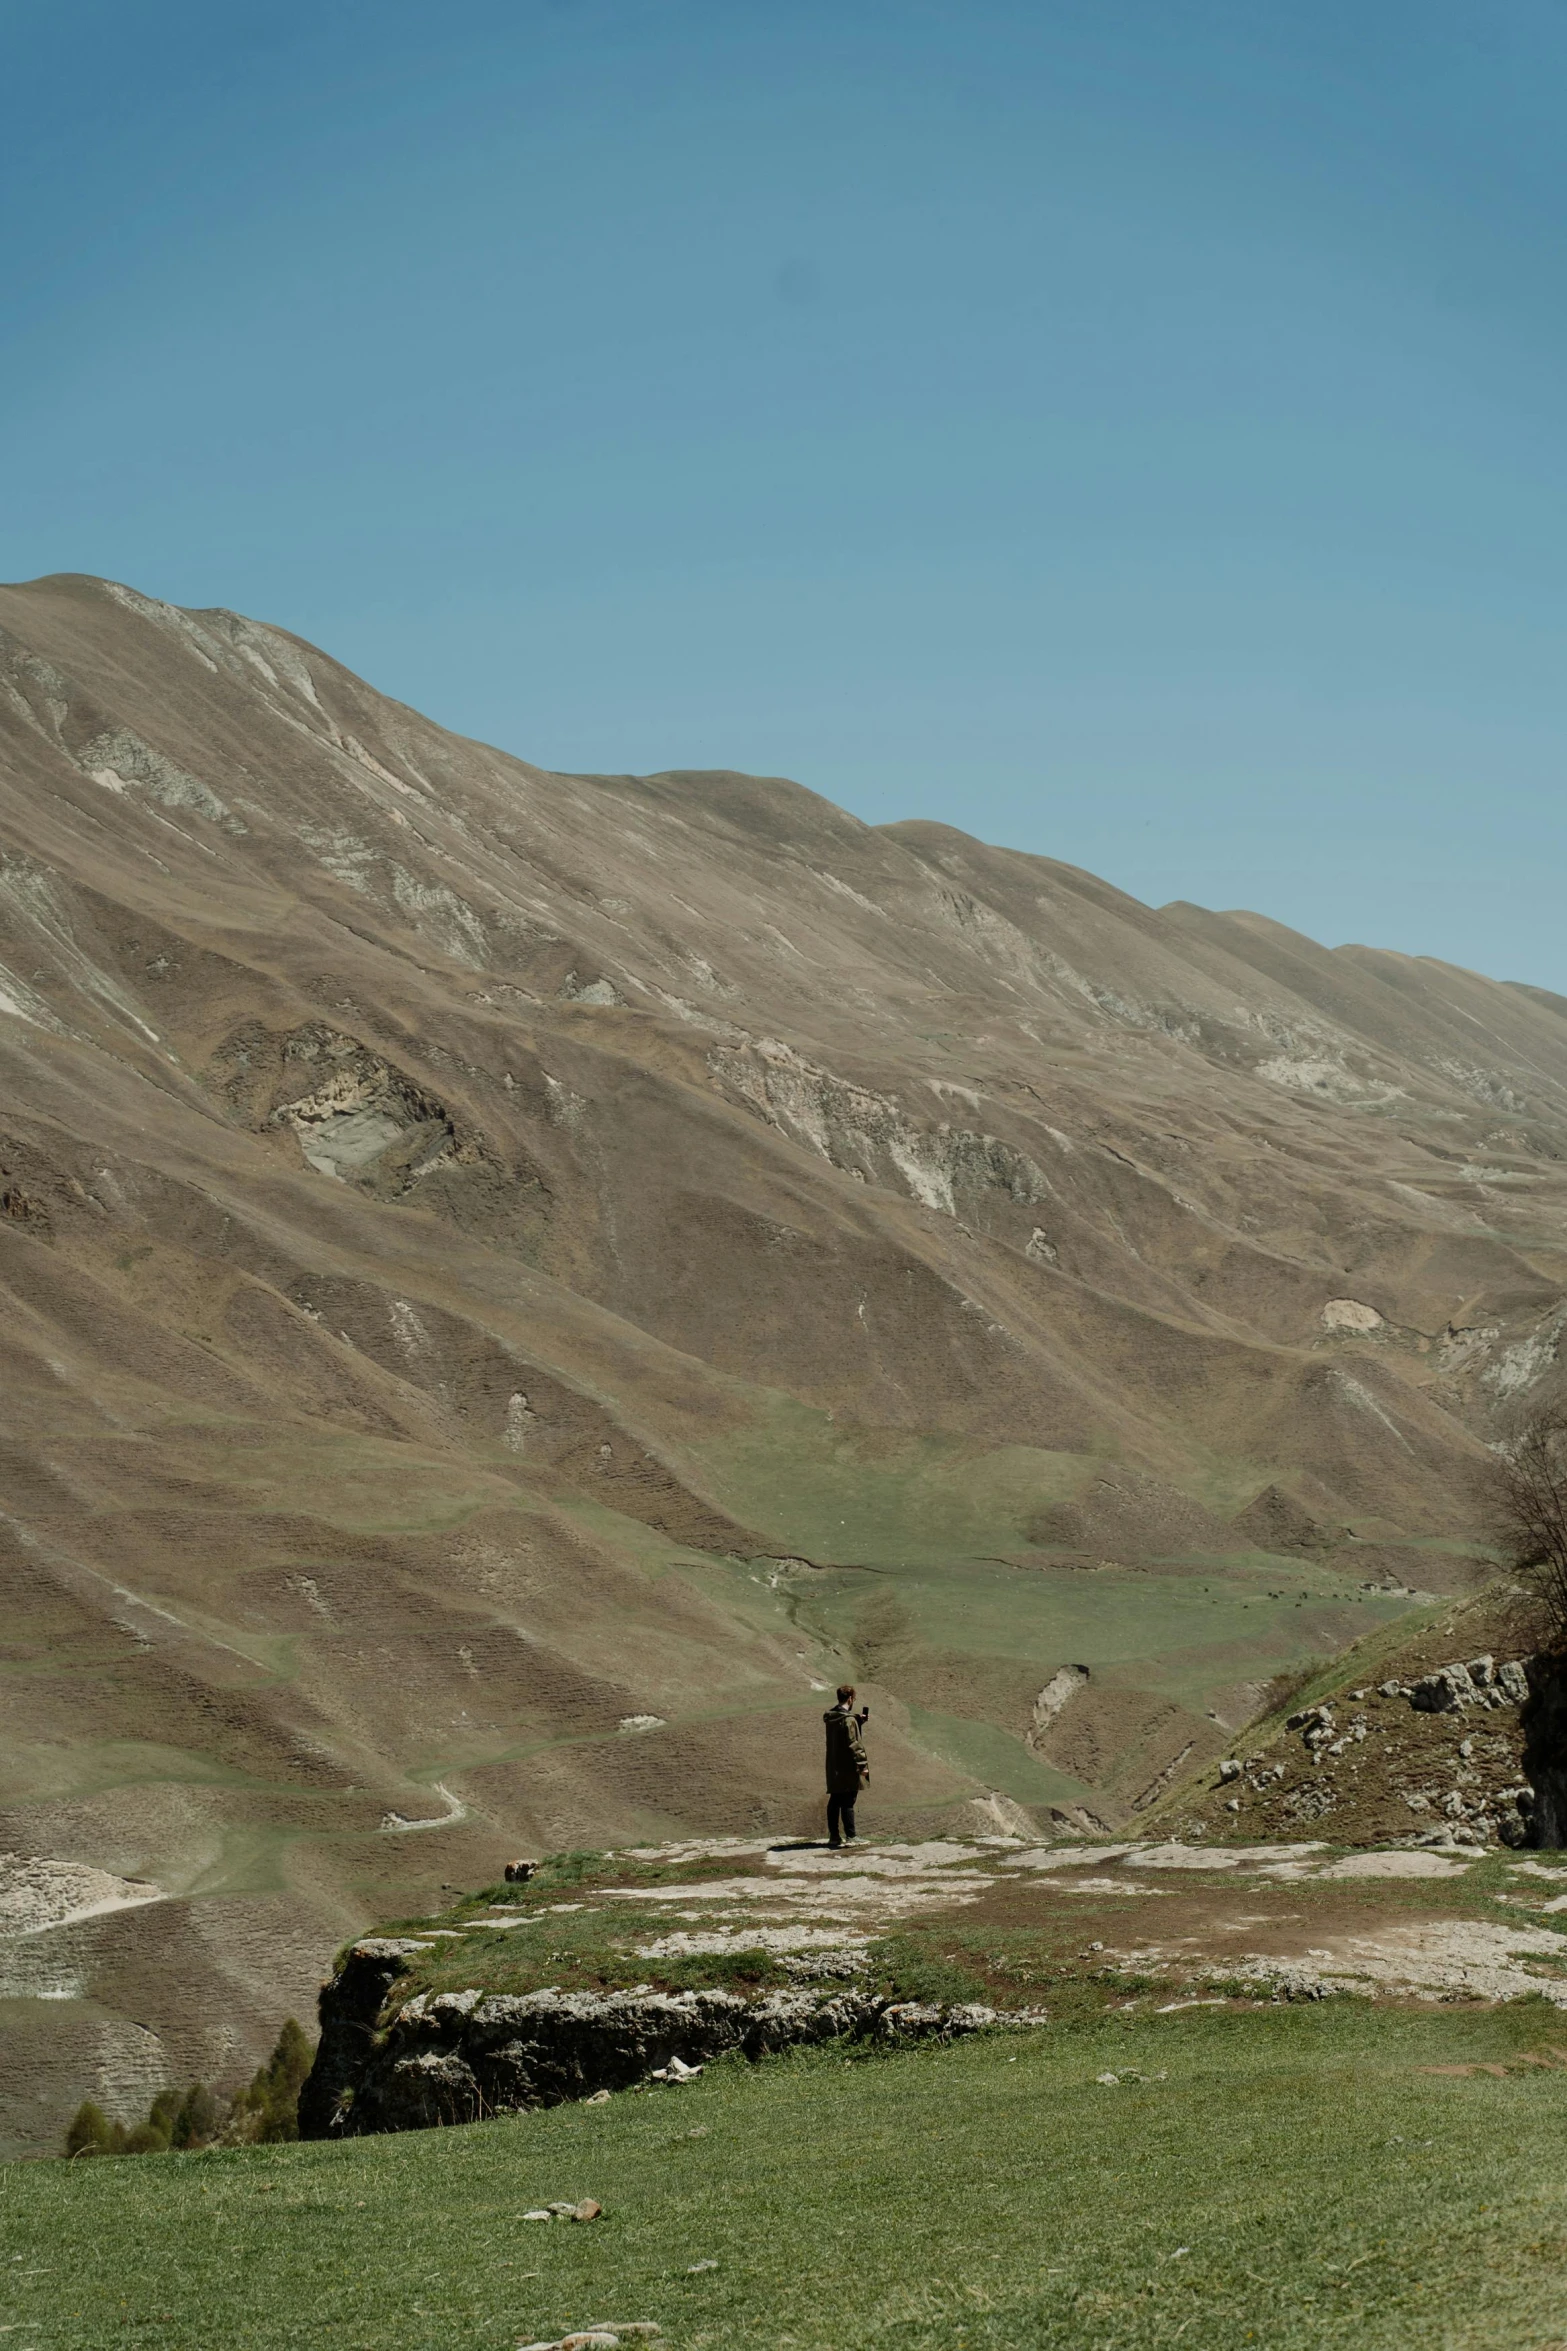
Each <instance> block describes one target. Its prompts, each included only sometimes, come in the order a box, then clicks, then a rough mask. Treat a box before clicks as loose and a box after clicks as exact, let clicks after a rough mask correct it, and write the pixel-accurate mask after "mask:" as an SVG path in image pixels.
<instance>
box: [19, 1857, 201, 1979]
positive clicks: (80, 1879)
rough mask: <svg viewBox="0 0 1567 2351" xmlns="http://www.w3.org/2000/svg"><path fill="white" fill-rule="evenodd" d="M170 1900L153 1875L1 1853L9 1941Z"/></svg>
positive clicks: (75, 1862) (76, 1862) (83, 1863)
mask: <svg viewBox="0 0 1567 2351" xmlns="http://www.w3.org/2000/svg"><path fill="white" fill-rule="evenodd" d="M166 1899H167V1896H166V1894H165V1891H164V1888H163V1887H162V1886H158V1885H154V1884H153V1882H152V1881H151V1879H150V1878H121V1877H115V1876H113V1875H111V1873H110V1872H109V1871H108V1870H106V1869H94V1868H92V1867H91V1866H90V1865H89V1864H87V1863H85V1862H80V1861H44V1860H42V1859H40V1858H39V1857H38V1856H37V1855H36V1854H22V1853H0V1937H4V1938H5V1939H6V1940H20V1939H22V1938H24V1937H26V1936H28V1935H43V1934H47V1933H48V1932H49V1930H50V1928H51V1927H60V1926H69V1925H71V1924H72V1923H73V1922H74V1921H75V1920H77V1919H81V1918H101V1917H103V1916H104V1915H105V1914H106V1913H108V1912H110V1911H114V1910H137V1909H140V1908H141V1907H142V1905H143V1904H145V1903H148V1902H162V1901H164V1900H166ZM58 1996H59V1997H61V1998H69V1997H72V1996H73V1995H70V1994H60V1995H58Z"/></svg>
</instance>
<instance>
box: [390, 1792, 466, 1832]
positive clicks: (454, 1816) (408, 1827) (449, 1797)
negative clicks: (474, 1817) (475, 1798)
mask: <svg viewBox="0 0 1567 2351" xmlns="http://www.w3.org/2000/svg"><path fill="white" fill-rule="evenodd" d="M434 1793H435V1794H436V1795H437V1796H439V1797H440V1798H441V1800H442V1801H443V1803H444V1804H445V1806H446V1810H445V1811H444V1812H439V1813H436V1814H435V1816H434V1817H433V1818H432V1819H430V1820H410V1819H409V1818H408V1816H407V1815H406V1813H402V1812H387V1813H383V1814H382V1816H381V1827H382V1830H383V1832H384V1833H385V1834H386V1835H387V1836H389V1837H406V1836H412V1835H413V1833H414V1831H415V1830H416V1829H445V1828H450V1827H451V1826H452V1824H453V1822H455V1821H459V1820H466V1819H467V1817H468V1807H467V1805H466V1804H465V1803H464V1802H463V1800H462V1798H461V1797H460V1796H454V1795H453V1794H452V1791H451V1789H450V1788H443V1787H442V1785H441V1783H440V1781H439V1780H437V1781H436V1783H435V1788H434Z"/></svg>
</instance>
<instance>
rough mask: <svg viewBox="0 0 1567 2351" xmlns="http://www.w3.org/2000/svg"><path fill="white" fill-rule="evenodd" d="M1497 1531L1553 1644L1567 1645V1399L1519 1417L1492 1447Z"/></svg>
mask: <svg viewBox="0 0 1567 2351" xmlns="http://www.w3.org/2000/svg"><path fill="white" fill-rule="evenodd" d="M1496 1459H1497V1478H1496V1493H1497V1504H1496V1517H1497V1535H1498V1538H1499V1540H1500V1542H1501V1544H1502V1545H1503V1547H1504V1549H1505V1550H1506V1552H1507V1556H1508V1558H1509V1560H1510V1561H1511V1563H1512V1567H1513V1571H1514V1573H1515V1574H1516V1575H1517V1576H1518V1577H1519V1579H1520V1581H1521V1582H1523V1583H1524V1584H1526V1585H1527V1586H1528V1588H1529V1590H1530V1591H1531V1592H1532V1593H1533V1594H1534V1596H1535V1598H1536V1599H1537V1600H1538V1602H1539V1604H1540V1607H1541V1609H1542V1611H1543V1613H1544V1616H1545V1620H1546V1627H1547V1637H1548V1639H1549V1642H1550V1645H1551V1647H1552V1648H1556V1649H1560V1648H1567V1402H1562V1403H1556V1404H1547V1405H1544V1406H1542V1407H1541V1408H1540V1409H1539V1410H1538V1411H1537V1412H1532V1413H1530V1414H1529V1415H1528V1417H1527V1418H1526V1419H1523V1420H1520V1421H1518V1422H1517V1423H1516V1424H1515V1426H1514V1428H1513V1429H1512V1431H1511V1433H1510V1434H1509V1435H1508V1436H1507V1437H1506V1438H1505V1439H1504V1441H1503V1443H1502V1444H1501V1445H1500V1446H1499V1447H1498V1448H1497V1455H1496Z"/></svg>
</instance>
